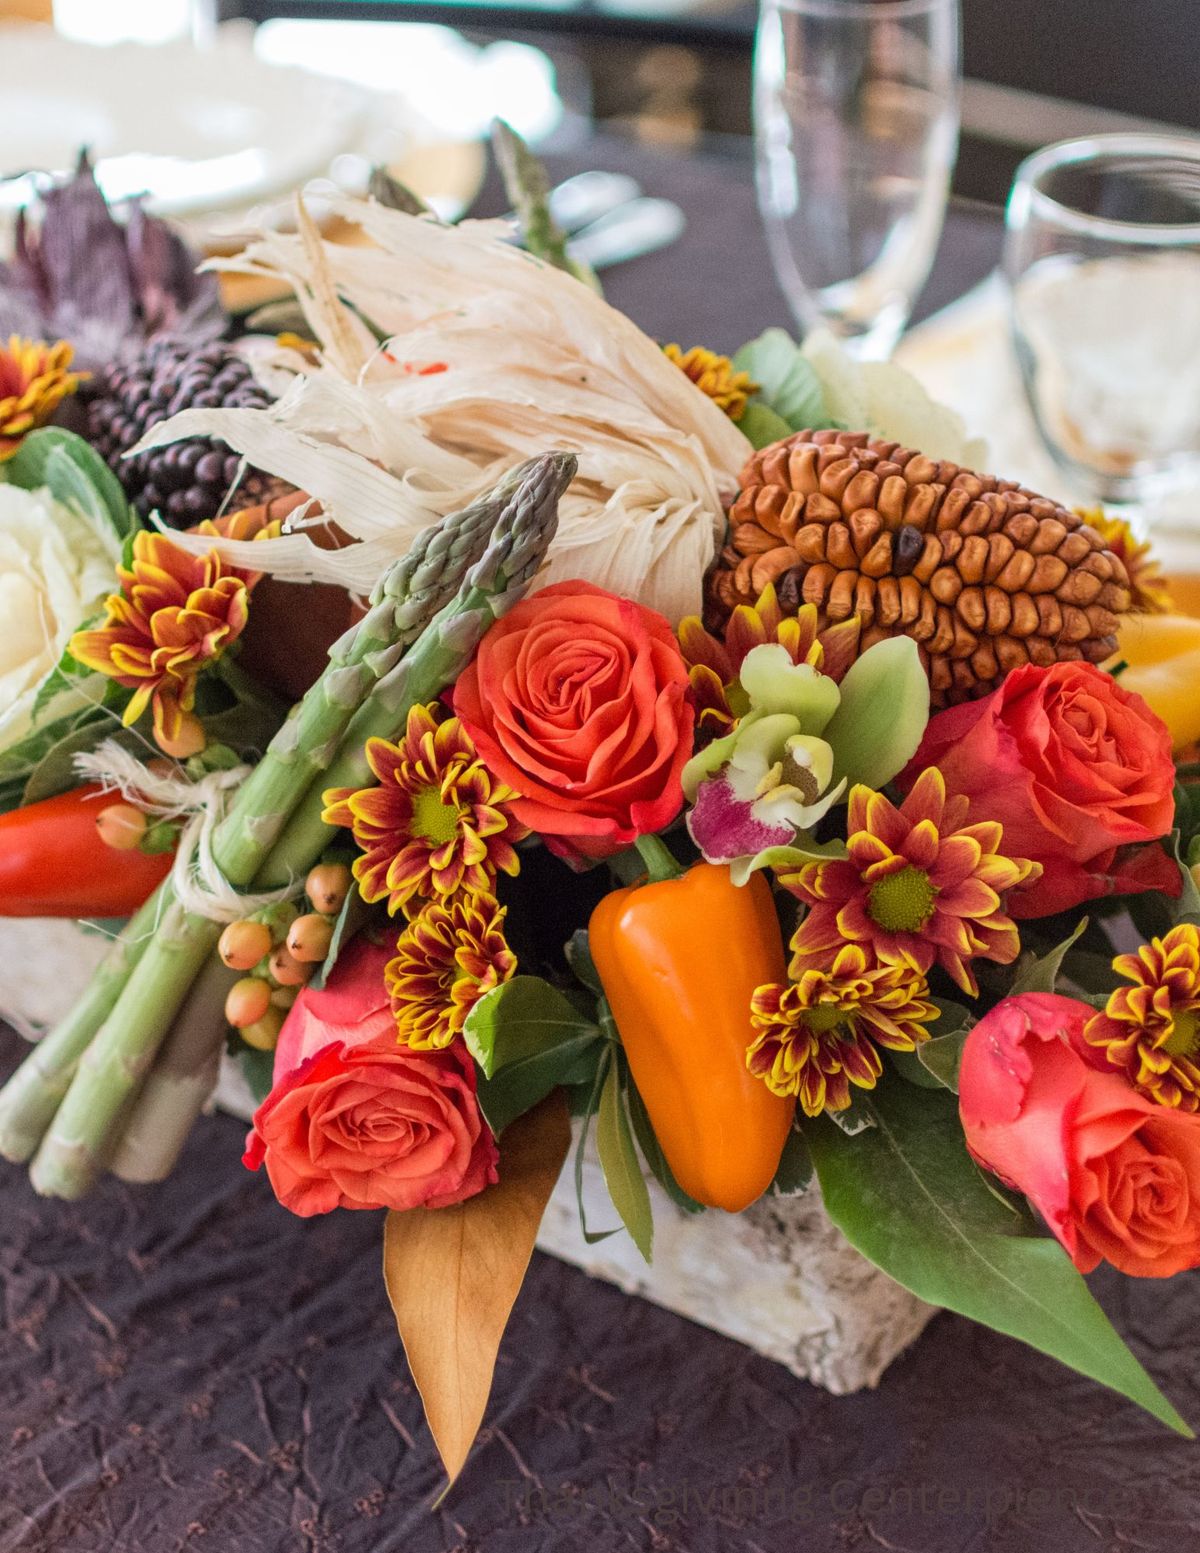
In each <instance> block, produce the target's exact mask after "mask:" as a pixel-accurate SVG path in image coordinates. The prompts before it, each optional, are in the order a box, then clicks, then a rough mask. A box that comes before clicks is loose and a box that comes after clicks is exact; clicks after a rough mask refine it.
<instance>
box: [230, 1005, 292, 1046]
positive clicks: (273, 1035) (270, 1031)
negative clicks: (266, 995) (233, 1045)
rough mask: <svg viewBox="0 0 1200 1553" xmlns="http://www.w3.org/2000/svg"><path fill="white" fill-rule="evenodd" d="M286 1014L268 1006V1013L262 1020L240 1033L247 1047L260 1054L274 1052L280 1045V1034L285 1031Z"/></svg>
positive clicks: (245, 1027)
mask: <svg viewBox="0 0 1200 1553" xmlns="http://www.w3.org/2000/svg"><path fill="white" fill-rule="evenodd" d="M283 1021H284V1014H283V1010H282V1009H278V1008H274V1007H272V1006H271V1005H270V1004H268V1005H267V1011H266V1013H265V1014H264V1015H263V1016H262V1018H261V1019H256V1020H255V1021H254V1023H253V1024H252V1025H246V1026H244V1027H243V1029H242V1030H241V1031H240V1032H239V1033H240V1035H241V1037H242V1040H243V1041H245V1043H246V1045H247V1046H252V1047H253V1048H254V1050H255V1051H258V1052H273V1051H274V1050H275V1048H276V1046H277V1045H278V1044H279V1032H280V1031H281V1030H282V1029H283Z"/></svg>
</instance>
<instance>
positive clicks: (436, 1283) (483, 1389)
mask: <svg viewBox="0 0 1200 1553" xmlns="http://www.w3.org/2000/svg"><path fill="white" fill-rule="evenodd" d="M570 1142H571V1122H570V1117H569V1115H568V1112H567V1103H566V1099H565V1096H564V1095H563V1092H562V1091H561V1090H557V1091H556V1092H555V1093H554V1094H552V1095H548V1096H547V1097H546V1099H545V1100H543V1101H542V1102H541V1104H540V1105H538V1106H535V1107H534V1109H533V1110H532V1111H529V1112H527V1113H526V1114H525V1115H524V1116H522V1117H519V1118H518V1119H517V1120H516V1121H515V1122H513V1123H512V1124H511V1125H510V1126H508V1127H506V1128H505V1130H504V1136H503V1137H502V1138H501V1140H500V1180H499V1181H498V1183H497V1184H496V1185H495V1186H492V1187H489V1188H487V1190H486V1191H483V1192H481V1193H480V1194H479V1195H478V1196H477V1197H472V1198H469V1199H468V1200H467V1201H466V1202H464V1203H460V1204H459V1205H458V1206H457V1207H454V1208H437V1209H424V1208H416V1209H412V1210H410V1211H409V1212H407V1213H389V1214H388V1217H387V1226H386V1228H385V1231H384V1241H383V1275H384V1280H385V1282H386V1284H387V1291H388V1298H389V1299H390V1300H391V1302H392V1310H393V1311H394V1312H395V1315H396V1325H397V1327H398V1328H399V1330H400V1338H401V1341H402V1342H403V1343H404V1351H405V1353H406V1355H407V1356H408V1363H409V1368H410V1369H411V1371H412V1375H413V1379H414V1380H415V1381H416V1383H417V1389H418V1391H419V1392H420V1393H421V1400H422V1402H423V1403H424V1406H425V1417H426V1419H427V1421H428V1423H429V1428H430V1431H431V1433H432V1434H433V1438H434V1443H435V1444H436V1445H437V1448H438V1453H439V1455H440V1456H441V1458H442V1463H443V1465H444V1466H445V1468H446V1473H447V1476H448V1478H449V1480H450V1482H451V1483H453V1482H454V1480H455V1478H456V1477H457V1476H458V1474H459V1472H460V1471H461V1470H462V1467H463V1463H464V1462H465V1461H466V1459H467V1455H468V1453H469V1452H470V1449H471V1446H472V1444H473V1443H474V1440H475V1436H476V1434H477V1433H478V1432H479V1426H480V1424H481V1423H482V1421H483V1413H484V1409H485V1408H486V1406H487V1400H488V1395H489V1393H490V1391H491V1389H492V1374H493V1372H494V1370H495V1367H496V1354H497V1352H498V1350H499V1347H500V1339H501V1338H502V1337H503V1335H504V1329H505V1327H506V1326H507V1325H508V1317H509V1313H510V1312H511V1310H512V1306H513V1301H514V1300H515V1299H516V1297H517V1292H518V1290H519V1289H520V1287H521V1284H522V1282H523V1280H524V1277H525V1269H526V1268H527V1267H528V1265H529V1258H530V1255H531V1253H532V1251H533V1243H534V1240H535V1238H536V1236H537V1232H538V1226H539V1225H540V1224H541V1221H542V1214H543V1212H544V1211H545V1207H546V1202H547V1200H548V1198H549V1196H550V1193H551V1192H552V1191H553V1189H554V1183H555V1182H556V1181H557V1180H558V1175H559V1171H560V1170H561V1168H562V1163H563V1160H564V1159H565V1158H566V1155H567V1149H568V1147H569V1146H570Z"/></svg>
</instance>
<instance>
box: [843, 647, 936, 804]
mask: <svg viewBox="0 0 1200 1553" xmlns="http://www.w3.org/2000/svg"><path fill="white" fill-rule="evenodd" d="M841 692H842V699H841V703H840V705H839V706H838V709H837V711H836V712H835V713H834V714H833V716H832V717H831V718H830V720H829V723H828V726H827V727H826V729H825V732H824V734H823V738H824V739H825V740H826V742H827V743H829V744H831V745H832V746H833V753H834V764H833V778H834V781H835V782H836V781H839V780H840V779H841V778H842V777H845V778H846V780H847V781H848V782H849V783H850V784H851V786H853V785H854V784H855V783H856V782H863V783H865V784H866V785H867V786H868V787H874V788H880V787H882V786H883V785H884V783H885V782H890V781H891V779H892V778H893V777H894V776H895V775H896V773H897V772H898V771H902V770H903V769H904V767H905V766H906V765H907V764H908V763H909V761H910V760H911V759H912V757H913V756H914V755H915V754H916V753H917V746H918V745H919V744H920V742H921V736H922V734H924V732H925V725H926V724H927V723H928V721H929V679H928V677H927V675H926V673H925V670H924V669H923V668H922V667H921V658H920V654H919V652H918V650H917V644H916V642H914V641H912V640H911V639H910V638H909V637H907V636H893V637H891V638H889V639H888V640H886V641H882V642H876V643H875V645H874V647H868V648H867V650H866V652H865V653H863V655H862V657H861V658H859V659H858V660H857V661H856V662H855V663H852V664H851V665H850V671H849V673H848V674H847V675H846V677H845V679H844V680H843V681H842V684H841Z"/></svg>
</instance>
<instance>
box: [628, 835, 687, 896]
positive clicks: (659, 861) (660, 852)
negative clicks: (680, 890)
mask: <svg viewBox="0 0 1200 1553" xmlns="http://www.w3.org/2000/svg"><path fill="white" fill-rule="evenodd" d="M633 845H634V847H635V849H636V850H637V852H638V853H639V854H640V855H641V859H642V862H643V863H645V865H646V883H647V884H663V883H664V882H665V881H666V880H668V879H678V878H680V877H681V875H682V874H683V872H684V869H683V867H682V865H681V864H679V863H678V862H676V860H675V856H674V854H673V853H672V851H671V849H670V847H668V846H667V844H666V842H665V841H663V840H662V839H661V838H660V837H658V836H639V837H638V839H637V840H636V841H635V842H634V844H633Z"/></svg>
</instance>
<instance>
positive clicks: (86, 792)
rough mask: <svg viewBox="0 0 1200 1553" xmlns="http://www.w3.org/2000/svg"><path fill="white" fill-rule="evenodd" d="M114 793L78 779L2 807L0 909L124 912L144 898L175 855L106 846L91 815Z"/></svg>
mask: <svg viewBox="0 0 1200 1553" xmlns="http://www.w3.org/2000/svg"><path fill="white" fill-rule="evenodd" d="M112 801H113V799H112V794H111V793H109V794H107V795H106V794H105V793H104V791H103V789H101V788H100V787H94V786H93V787H78V788H76V789H75V790H74V792H70V793H60V794H59V795H58V797H57V798H46V799H43V801H42V802H41V803H31V804H28V805H27V806H26V807H25V808H23V809H12V810H10V811H9V813H7V814H2V815H0V917H129V916H132V915H133V913H134V912H135V911H136V910H137V909H138V907H139V906H140V905H142V903H143V902H144V901H146V900H148V899H149V897H150V896H151V895H152V894H153V893H154V891H155V890H156V889H157V888H158V886H159V885H160V884H161V883H162V881H163V880H164V879H165V878H166V877H167V875H168V874H169V873H170V871H171V865H172V863H173V861H174V859H173V857H172V856H171V854H170V853H165V852H160V853H154V854H149V853H145V852H138V851H136V850H134V851H128V852H117V851H114V849H113V848H112V847H110V846H106V845H105V843H104V842H103V841H102V840H101V838H100V832H99V831H98V830H97V828H96V816H97V814H99V812H100V811H101V809H103V808H104V807H105V805H106V804H109V803H111V802H112Z"/></svg>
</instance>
